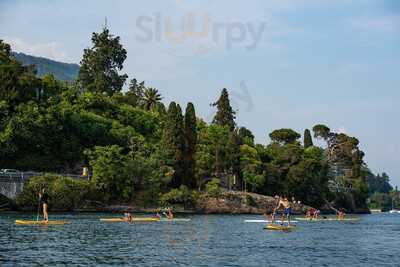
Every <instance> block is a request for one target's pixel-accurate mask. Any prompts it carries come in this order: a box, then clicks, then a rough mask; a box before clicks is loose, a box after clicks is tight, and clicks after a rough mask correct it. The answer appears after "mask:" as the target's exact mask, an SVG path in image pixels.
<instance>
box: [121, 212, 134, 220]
mask: <svg viewBox="0 0 400 267" xmlns="http://www.w3.org/2000/svg"><path fill="white" fill-rule="evenodd" d="M123 219H124V221H126V222H132V220H133V216H132V214H131V213H130V212H125V213H124V218H123Z"/></svg>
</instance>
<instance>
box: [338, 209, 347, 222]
mask: <svg viewBox="0 0 400 267" xmlns="http://www.w3.org/2000/svg"><path fill="white" fill-rule="evenodd" d="M337 215H338V220H339V221H341V220H343V219H344V216H346V213H345V212H344V209H343V208H341V209H339V210H338V213H337Z"/></svg>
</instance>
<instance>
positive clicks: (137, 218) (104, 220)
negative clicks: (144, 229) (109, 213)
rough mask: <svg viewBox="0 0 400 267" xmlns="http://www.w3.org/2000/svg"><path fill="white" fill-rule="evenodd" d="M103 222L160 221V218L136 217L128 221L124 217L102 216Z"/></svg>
mask: <svg viewBox="0 0 400 267" xmlns="http://www.w3.org/2000/svg"><path fill="white" fill-rule="evenodd" d="M100 221H101V222H111V223H112V222H159V221H160V219H159V218H151V217H142V218H140V217H136V218H132V220H131V221H126V220H124V219H122V218H100Z"/></svg>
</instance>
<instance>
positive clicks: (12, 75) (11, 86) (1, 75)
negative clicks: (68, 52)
mask: <svg viewBox="0 0 400 267" xmlns="http://www.w3.org/2000/svg"><path fill="white" fill-rule="evenodd" d="M35 75H36V69H35V67H34V66H23V65H22V64H21V63H20V62H18V61H16V60H15V59H14V58H13V57H12V56H11V47H10V46H9V45H8V44H7V43H4V42H3V41H2V40H0V101H5V102H6V103H7V104H8V108H9V110H10V111H13V110H15V108H16V107H17V106H18V104H20V103H26V102H28V101H30V100H37V96H38V94H39V91H40V90H41V87H40V85H41V84H40V80H39V79H38V78H36V76H35Z"/></svg>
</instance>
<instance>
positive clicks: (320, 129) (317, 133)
mask: <svg viewBox="0 0 400 267" xmlns="http://www.w3.org/2000/svg"><path fill="white" fill-rule="evenodd" d="M313 132H314V137H315V138H323V139H327V138H328V137H329V136H330V134H331V130H330V129H329V128H328V127H327V126H325V125H323V124H317V125H315V126H314V127H313Z"/></svg>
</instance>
